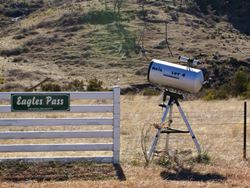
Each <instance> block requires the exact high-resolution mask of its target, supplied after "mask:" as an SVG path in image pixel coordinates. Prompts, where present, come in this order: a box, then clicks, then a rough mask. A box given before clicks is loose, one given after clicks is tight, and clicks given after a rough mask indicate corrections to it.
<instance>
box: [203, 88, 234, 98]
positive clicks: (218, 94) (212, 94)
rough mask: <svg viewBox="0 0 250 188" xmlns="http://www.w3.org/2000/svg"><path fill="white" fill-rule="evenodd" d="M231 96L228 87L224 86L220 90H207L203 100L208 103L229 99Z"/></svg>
mask: <svg viewBox="0 0 250 188" xmlns="http://www.w3.org/2000/svg"><path fill="white" fill-rule="evenodd" d="M229 96H230V92H229V91H228V88H227V86H222V87H220V88H218V89H209V90H206V92H205V95H204V96H203V99H204V100H206V101H210V100H223V99H228V98H229Z"/></svg>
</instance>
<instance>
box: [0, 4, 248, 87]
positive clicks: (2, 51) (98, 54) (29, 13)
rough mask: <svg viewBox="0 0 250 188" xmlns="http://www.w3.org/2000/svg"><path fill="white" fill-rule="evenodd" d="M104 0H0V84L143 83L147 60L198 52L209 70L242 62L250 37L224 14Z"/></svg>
mask: <svg viewBox="0 0 250 188" xmlns="http://www.w3.org/2000/svg"><path fill="white" fill-rule="evenodd" d="M20 2H21V3H20ZM105 2H106V1H99V0H92V1H84V0H78V1H66V0H65V1H56V0H54V1H47V0H43V1H42V0H37V1H32V2H29V3H27V2H25V1H15V0H9V2H6V1H3V2H1V6H0V9H1V10H2V11H0V12H1V15H0V16H1V22H0V27H1V33H0V66H1V72H0V74H2V75H3V77H4V78H5V82H4V84H3V86H2V87H3V88H5V89H10V90H23V89H25V88H29V87H31V86H32V85H34V84H36V83H39V82H40V81H42V80H43V79H44V78H46V77H49V78H52V79H53V80H54V81H55V82H57V83H58V84H59V85H64V84H66V83H68V82H70V81H71V80H74V79H80V80H88V79H90V78H92V77H94V76H95V77H97V78H98V79H100V80H102V81H103V82H104V84H105V86H111V85H113V84H117V83H119V84H120V85H121V86H127V85H129V84H136V83H145V82H146V74H147V67H148V63H149V62H150V59H152V58H158V59H163V60H167V61H172V62H175V63H178V61H177V57H178V56H179V55H186V56H189V57H197V58H200V59H201V60H203V62H204V63H205V66H206V67H210V68H209V70H210V72H211V73H212V74H213V72H214V69H215V68H218V66H219V68H221V67H222V66H223V67H226V68H227V72H228V75H227V76H228V77H230V75H232V74H233V72H234V71H235V69H236V68H238V67H239V66H240V65H243V66H245V67H247V68H248V69H249V61H250V59H249V54H250V43H249V40H250V37H249V36H247V35H246V34H244V33H241V32H240V31H238V30H237V29H235V28H234V26H233V25H232V24H231V23H230V22H228V19H227V18H226V17H225V16H218V15H216V14H213V13H210V14H207V15H206V14H203V13H202V12H198V13H197V11H196V12H195V14H193V13H194V12H193V11H192V10H193V8H194V7H193V6H191V5H190V4H188V3H186V4H183V5H180V1H175V4H173V2H172V1H161V2H159V1H153V0H151V1H149V0H148V1H146V3H145V6H144V10H143V8H142V7H143V5H142V2H143V1H141V3H140V1H138V2H137V1H134V0H127V1H124V2H123V4H122V7H121V10H120V12H118V10H116V11H113V1H110V2H107V4H106V6H105ZM180 6H181V7H180ZM194 10H196V9H194ZM164 21H167V23H168V24H167V28H168V30H167V31H168V32H167V34H168V42H169V44H170V49H171V51H172V53H173V56H171V54H170V51H169V50H168V48H167V45H166V44H165V43H164V41H165V24H164ZM142 33H143V35H142ZM141 36H144V37H141ZM140 39H143V40H140ZM144 52H146V56H145V55H144ZM230 58H231V59H230ZM235 59H236V61H232V60H235ZM218 62H219V63H220V64H218ZM223 67H222V69H223ZM223 76H224V75H223ZM224 82H225V79H224Z"/></svg>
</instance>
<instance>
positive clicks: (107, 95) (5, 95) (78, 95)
mask: <svg viewBox="0 0 250 188" xmlns="http://www.w3.org/2000/svg"><path fill="white" fill-rule="evenodd" d="M50 93H51V94H52V93H53V94H65V93H69V94H70V98H71V99H112V98H113V93H112V92H111V91H104V92H66V91H65V92H1V93H0V100H9V101H10V96H11V94H50Z"/></svg>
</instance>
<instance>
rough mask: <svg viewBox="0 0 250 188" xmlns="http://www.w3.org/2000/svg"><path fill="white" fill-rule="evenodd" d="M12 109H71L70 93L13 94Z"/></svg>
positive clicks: (18, 110) (15, 110) (39, 110)
mask: <svg viewBox="0 0 250 188" xmlns="http://www.w3.org/2000/svg"><path fill="white" fill-rule="evenodd" d="M11 111H12V112H22V111H38V112H41V111H70V94H67V93H65V94H63V93H60V94H58V93H44V94H43V93H37V94H35V93H34V94H33V93H29V94H22V93H20V94H11Z"/></svg>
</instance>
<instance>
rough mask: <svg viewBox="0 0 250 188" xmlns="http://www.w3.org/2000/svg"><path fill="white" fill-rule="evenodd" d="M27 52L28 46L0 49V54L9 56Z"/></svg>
mask: <svg viewBox="0 0 250 188" xmlns="http://www.w3.org/2000/svg"><path fill="white" fill-rule="evenodd" d="M27 52H29V49H28V48H23V47H17V48H13V49H8V50H2V51H0V55H1V56H7V57H9V56H17V55H20V54H22V53H27Z"/></svg>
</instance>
